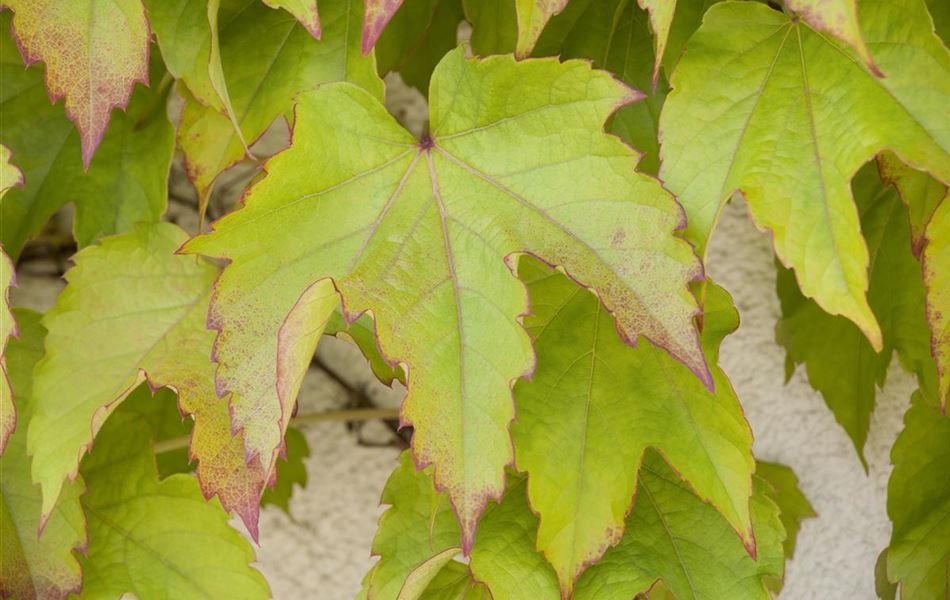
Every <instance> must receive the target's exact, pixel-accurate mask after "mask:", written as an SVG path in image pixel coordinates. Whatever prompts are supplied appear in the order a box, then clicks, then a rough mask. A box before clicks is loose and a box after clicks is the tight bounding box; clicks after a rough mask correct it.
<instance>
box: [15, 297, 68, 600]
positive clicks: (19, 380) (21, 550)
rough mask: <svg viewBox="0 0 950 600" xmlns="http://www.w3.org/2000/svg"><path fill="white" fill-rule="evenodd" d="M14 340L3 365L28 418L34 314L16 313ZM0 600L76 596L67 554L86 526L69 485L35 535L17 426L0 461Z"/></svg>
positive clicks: (36, 515) (36, 355)
mask: <svg viewBox="0 0 950 600" xmlns="http://www.w3.org/2000/svg"><path fill="white" fill-rule="evenodd" d="M15 312H16V319H17V322H18V323H19V325H20V337H19V339H14V340H11V341H10V343H9V345H8V347H7V352H6V362H7V366H8V367H9V368H10V377H11V379H12V383H13V391H14V393H15V395H16V404H17V409H18V410H19V413H20V418H21V420H22V421H23V422H24V423H26V422H28V420H29V418H30V406H29V405H28V404H27V399H28V398H29V396H30V386H31V381H30V373H32V371H33V365H34V364H36V361H38V360H39V359H40V357H42V356H43V336H44V334H45V331H44V329H43V326H42V325H41V324H40V315H38V314H37V313H34V312H32V311H28V310H22V309H18V310H16V311H15ZM0 471H2V473H3V477H0V548H2V549H3V552H0V597H3V598H18V599H19V600H37V599H39V600H59V599H65V598H66V597H67V596H68V595H69V594H70V593H78V592H79V588H80V587H81V585H82V575H81V573H80V569H79V562H78V561H77V559H76V555H74V554H73V550H81V549H82V548H84V547H85V544H86V523H85V520H84V518H83V514H82V508H81V507H80V505H79V496H80V494H82V493H83V491H84V487H83V484H82V482H81V481H77V482H76V483H75V484H72V485H70V486H69V487H68V488H67V490H66V491H65V492H64V493H63V496H62V498H60V501H59V504H57V505H56V508H55V509H54V510H53V512H52V513H51V514H50V515H49V518H48V519H47V520H46V522H45V524H44V525H43V529H42V535H40V504H41V498H40V488H39V486H37V485H33V482H32V481H31V480H30V458H29V456H27V453H26V427H20V428H19V429H17V431H16V433H14V434H13V436H12V437H11V438H10V440H9V445H8V446H7V449H6V451H5V452H4V453H3V456H2V457H0Z"/></svg>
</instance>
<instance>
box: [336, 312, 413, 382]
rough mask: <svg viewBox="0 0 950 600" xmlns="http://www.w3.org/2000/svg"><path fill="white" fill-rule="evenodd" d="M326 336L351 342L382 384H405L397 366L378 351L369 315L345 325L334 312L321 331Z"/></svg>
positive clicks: (342, 319)
mask: <svg viewBox="0 0 950 600" xmlns="http://www.w3.org/2000/svg"><path fill="white" fill-rule="evenodd" d="M323 332H324V333H325V334H326V335H332V336H334V337H336V338H339V339H341V340H346V341H349V342H352V343H353V345H355V346H356V347H357V348H359V350H360V352H362V353H363V357H364V358H366V360H368V361H369V366H370V369H372V371H373V375H375V376H376V378H377V379H379V380H380V381H381V382H382V383H384V384H386V385H392V383H393V380H399V381H400V382H401V383H403V384H405V383H406V376H405V374H404V373H403V371H402V368H401V367H400V366H399V365H390V364H389V363H387V362H386V357H384V356H383V355H382V353H381V352H380V350H379V345H378V344H377V342H376V325H375V324H374V323H373V318H372V317H371V316H370V315H366V314H364V315H362V316H360V318H358V319H357V320H355V321H353V322H352V323H350V324H347V323H346V320H345V319H344V317H343V315H342V314H341V313H339V312H334V313H333V315H332V316H331V317H330V320H329V322H327V326H326V329H324V330H323Z"/></svg>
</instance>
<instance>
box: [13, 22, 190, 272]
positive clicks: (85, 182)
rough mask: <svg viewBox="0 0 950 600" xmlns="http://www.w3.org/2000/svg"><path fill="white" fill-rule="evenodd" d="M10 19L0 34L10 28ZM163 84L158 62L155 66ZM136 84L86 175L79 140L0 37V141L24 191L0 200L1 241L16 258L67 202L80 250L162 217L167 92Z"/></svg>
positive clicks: (170, 141)
mask: <svg viewBox="0 0 950 600" xmlns="http://www.w3.org/2000/svg"><path fill="white" fill-rule="evenodd" d="M9 24H10V18H9V13H4V14H2V15H0V28H7V29H8V28H9ZM153 67H155V68H154V69H153V78H157V79H160V78H161V73H162V71H161V61H153ZM159 88H160V86H159V85H158V82H157V81H156V83H155V85H154V86H153V88H152V89H149V88H145V87H141V86H139V87H138V88H137V89H136V90H135V93H134V94H133V95H132V101H131V104H130V105H129V110H128V112H127V113H116V114H115V115H114V118H113V119H112V124H111V126H110V127H109V131H108V133H107V134H106V135H105V138H103V141H102V144H101V145H100V147H99V150H98V152H97V153H96V156H95V158H94V160H93V161H92V163H91V164H90V165H89V169H88V171H87V172H83V169H82V159H81V156H80V154H81V152H80V142H79V136H78V135H77V134H76V132H75V131H74V130H73V127H72V125H70V123H69V121H68V120H67V119H66V117H64V116H63V114H62V109H61V108H60V107H59V106H53V105H50V104H49V102H48V101H47V98H46V92H45V91H44V89H43V71H42V69H41V68H40V67H32V68H30V69H26V70H24V68H23V63H22V62H21V61H20V58H19V56H18V54H17V51H16V48H15V43H14V41H13V39H12V38H11V37H10V36H9V35H8V34H6V33H4V34H2V35H0V89H2V94H0V119H2V120H3V143H4V144H6V145H8V146H9V147H10V148H11V149H12V151H13V156H14V160H15V161H16V163H17V166H19V167H20V169H22V171H23V177H24V185H23V186H22V187H17V188H14V189H11V190H9V191H8V192H7V193H6V195H4V196H3V198H2V200H0V219H2V221H3V227H2V228H0V241H2V243H3V245H4V248H5V249H6V251H7V252H8V253H9V254H10V256H12V257H14V258H16V257H17V256H18V255H19V253H20V250H21V249H22V247H23V244H24V243H25V242H26V240H27V239H29V238H30V237H31V236H33V235H34V234H36V232H37V231H39V229H40V228H41V227H42V226H43V224H44V223H45V222H46V220H47V219H48V218H49V216H50V215H51V214H53V213H54V212H55V211H56V210H58V209H59V208H60V207H62V206H63V205H64V204H66V203H68V202H73V203H74V204H75V207H76V213H75V221H74V226H73V229H74V233H75V235H76V239H77V241H78V242H79V244H80V245H81V246H82V245H87V244H91V243H92V242H93V241H95V240H96V238H98V237H99V236H102V235H108V234H111V233H117V232H121V231H126V230H128V229H130V228H131V227H132V225H134V224H135V223H137V222H141V221H155V220H157V219H158V218H159V217H160V216H161V214H162V213H163V212H164V211H165V206H166V202H167V181H168V170H169V166H170V165H171V160H172V152H173V151H174V145H175V141H174V131H173V129H172V126H171V124H170V123H169V121H168V118H167V116H166V114H165V97H166V92H167V89H159Z"/></svg>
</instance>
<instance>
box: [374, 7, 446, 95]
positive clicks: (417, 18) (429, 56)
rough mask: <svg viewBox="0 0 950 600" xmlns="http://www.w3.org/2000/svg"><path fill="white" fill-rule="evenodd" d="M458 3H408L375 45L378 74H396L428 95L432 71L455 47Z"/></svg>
mask: <svg viewBox="0 0 950 600" xmlns="http://www.w3.org/2000/svg"><path fill="white" fill-rule="evenodd" d="M463 18H464V15H463V13H462V2H461V0H409V1H408V2H406V4H405V5H403V7H402V8H400V9H399V11H398V12H397V13H396V15H395V16H394V17H393V19H392V21H391V22H390V23H389V26H388V27H387V28H386V30H385V31H384V32H383V35H382V37H380V38H379V42H378V43H377V44H376V60H377V61H378V63H379V72H380V73H381V74H385V73H389V72H391V71H398V72H399V74H400V75H401V76H402V80H403V81H404V82H406V84H408V85H411V86H413V87H414V88H416V89H418V90H419V91H420V92H422V93H423V94H425V93H427V92H428V91H429V79H431V77H432V71H433V69H435V66H436V65H437V64H438V62H439V59H441V58H442V57H443V56H444V55H445V53H446V52H448V51H449V50H451V49H452V48H454V47H455V45H456V32H457V30H458V26H459V23H460V22H461V21H462V19H463Z"/></svg>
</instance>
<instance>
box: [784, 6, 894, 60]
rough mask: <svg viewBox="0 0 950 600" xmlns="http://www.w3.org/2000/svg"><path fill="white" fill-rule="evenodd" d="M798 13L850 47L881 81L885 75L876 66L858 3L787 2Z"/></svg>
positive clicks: (820, 29) (813, 26) (815, 26)
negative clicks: (860, 20) (865, 35)
mask: <svg viewBox="0 0 950 600" xmlns="http://www.w3.org/2000/svg"><path fill="white" fill-rule="evenodd" d="M786 6H788V8H789V10H792V11H794V12H795V13H797V14H798V16H799V17H801V18H802V19H803V20H804V21H805V22H806V23H808V24H809V25H811V27H812V28H813V29H815V30H816V31H820V32H822V33H827V34H829V35H833V36H834V37H836V38H838V39H839V40H841V41H843V42H844V43H846V44H848V45H849V46H851V47H852V48H854V51H855V52H856V53H857V55H858V56H859V57H860V58H861V60H862V61H864V63H865V64H866V65H867V66H868V69H870V70H871V72H872V73H874V74H875V75H877V76H878V77H883V74H882V73H881V72H880V71H878V70H877V67H876V66H875V65H874V59H873V58H871V51H870V50H868V47H867V44H866V43H865V41H864V36H863V35H862V34H861V24H860V23H859V22H858V0H786Z"/></svg>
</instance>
